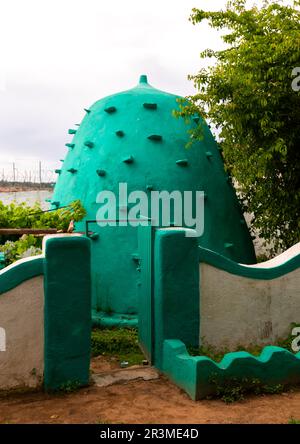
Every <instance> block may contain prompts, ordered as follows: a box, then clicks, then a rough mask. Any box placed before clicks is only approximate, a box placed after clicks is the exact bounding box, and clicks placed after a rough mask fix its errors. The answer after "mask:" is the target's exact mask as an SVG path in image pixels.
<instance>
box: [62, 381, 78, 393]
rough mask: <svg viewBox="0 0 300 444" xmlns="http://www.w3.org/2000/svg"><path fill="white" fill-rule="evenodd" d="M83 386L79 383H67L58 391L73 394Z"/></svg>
mask: <svg viewBox="0 0 300 444" xmlns="http://www.w3.org/2000/svg"><path fill="white" fill-rule="evenodd" d="M81 387H82V384H81V383H80V382H79V381H67V382H65V383H64V384H62V385H61V386H60V387H59V389H58V390H57V391H59V392H63V393H73V392H76V391H77V390H79V389H80V388H81Z"/></svg>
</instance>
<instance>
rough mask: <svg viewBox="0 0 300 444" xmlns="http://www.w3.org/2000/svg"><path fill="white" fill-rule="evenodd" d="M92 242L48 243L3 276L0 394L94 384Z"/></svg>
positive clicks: (65, 239) (57, 239)
mask: <svg viewBox="0 0 300 444" xmlns="http://www.w3.org/2000/svg"><path fill="white" fill-rule="evenodd" d="M90 285H91V284H90V241H89V239H87V238H84V237H79V236H78V235H54V236H47V237H46V238H45V239H44V246H43V254H42V255H41V256H36V257H32V258H26V259H22V260H20V261H17V262H15V263H14V264H12V265H10V266H9V267H6V268H4V269H3V270H2V271H1V272H0V390H6V389H12V388H26V387H27V388H32V387H38V386H41V385H42V384H44V386H45V388H46V389H57V388H59V387H61V386H62V385H64V384H66V383H70V382H73V383H75V382H76V383H78V384H79V385H82V384H87V383H88V381H89V359H90V330H91V291H90Z"/></svg>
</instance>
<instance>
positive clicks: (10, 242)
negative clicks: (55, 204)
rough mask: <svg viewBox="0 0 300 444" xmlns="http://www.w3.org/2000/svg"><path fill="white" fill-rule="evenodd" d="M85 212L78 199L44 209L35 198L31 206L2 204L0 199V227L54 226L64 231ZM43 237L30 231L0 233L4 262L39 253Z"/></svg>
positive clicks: (0, 247) (44, 227)
mask: <svg viewBox="0 0 300 444" xmlns="http://www.w3.org/2000/svg"><path fill="white" fill-rule="evenodd" d="M84 216H85V210H84V208H83V206H82V205H81V202H80V201H79V200H76V201H74V202H72V203H71V204H70V205H68V206H67V207H65V208H60V209H57V210H55V211H43V209H42V208H41V204H40V203H39V202H37V203H36V204H34V205H33V206H29V205H27V204H26V203H21V204H16V203H11V204H9V205H4V204H3V202H1V201H0V228H35V229H47V228H55V229H56V230H57V231H61V232H66V231H67V229H68V227H69V224H70V222H71V221H74V222H78V221H80V220H81V219H83V217H84ZM41 248H42V237H36V236H34V235H32V234H29V235H26V234H24V235H22V236H21V237H20V236H18V235H10V236H7V235H6V236H0V251H1V252H4V253H5V265H6V266H7V265H9V264H11V263H12V262H15V261H16V260H18V259H22V258H24V257H29V256H35V255H38V254H41V251H42V250H41Z"/></svg>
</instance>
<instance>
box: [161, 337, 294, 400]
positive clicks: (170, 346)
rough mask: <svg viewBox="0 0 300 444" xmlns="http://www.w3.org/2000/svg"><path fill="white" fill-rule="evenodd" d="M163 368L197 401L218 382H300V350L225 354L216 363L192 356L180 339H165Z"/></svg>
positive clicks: (270, 350) (265, 350)
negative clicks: (243, 380) (234, 380)
mask: <svg viewBox="0 0 300 444" xmlns="http://www.w3.org/2000/svg"><path fill="white" fill-rule="evenodd" d="M162 370H163V372H164V373H166V374H167V375H168V376H169V377H170V379H171V380H173V381H174V382H175V383H176V384H177V385H178V386H179V387H181V388H182V389H184V390H185V391H186V392H187V393H188V394H189V395H190V397H191V398H192V399H194V400H198V399H202V398H204V397H206V396H208V395H212V394H214V393H215V391H216V382H217V383H218V384H219V383H224V382H225V383H226V381H228V380H232V379H239V380H242V379H245V378H247V379H250V380H252V379H256V380H259V381H260V382H261V383H263V384H266V385H269V386H272V385H277V384H283V385H286V384H296V383H299V382H300V352H299V353H297V354H293V353H290V352H289V351H288V350H285V349H283V348H280V347H274V346H268V347H265V348H264V349H263V351H262V353H261V354H260V356H253V355H251V354H250V353H246V352H234V353H228V354H226V355H224V358H223V359H222V361H221V362H219V363H217V362H215V361H213V360H212V359H210V358H208V357H206V356H196V357H193V356H190V355H189V354H188V352H187V350H186V346H185V345H184V343H183V342H181V341H179V340H165V341H164V346H163V368H162ZM212 379H213V381H214V383H212Z"/></svg>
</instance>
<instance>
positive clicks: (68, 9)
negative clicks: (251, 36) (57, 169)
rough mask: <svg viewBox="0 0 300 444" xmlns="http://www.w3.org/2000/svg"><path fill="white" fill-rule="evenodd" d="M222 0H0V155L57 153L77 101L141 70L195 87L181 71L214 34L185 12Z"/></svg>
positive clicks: (119, 85)
mask: <svg viewBox="0 0 300 444" xmlns="http://www.w3.org/2000/svg"><path fill="white" fill-rule="evenodd" d="M225 3H226V1H225V0H210V1H209V2H207V1H204V0H202V1H201V0H185V1H179V0H177V1H175V0H163V1H162V0H152V1H151V2H146V1H141V0H139V1H138V0H127V1H126V2H125V1H124V0H109V1H107V2H104V1H99V0H51V1H50V0H43V1H40V0H26V1H24V0H10V1H7V0H0V33H1V34H0V73H1V74H0V79H3V80H2V82H1V85H2V90H0V157H6V156H7V157H10V158H11V157H12V156H17V157H25V156H27V155H28V156H35V157H37V158H41V159H49V160H55V159H58V160H59V159H60V158H61V157H62V156H63V155H64V153H65V151H64V143H65V142H66V141H67V139H68V137H67V134H66V133H67V129H68V128H69V127H72V125H73V124H74V123H76V122H79V121H80V120H81V118H82V116H83V113H82V109H83V107H86V106H89V105H91V104H92V103H93V102H95V101H96V100H98V99H100V98H101V97H103V96H105V95H108V94H111V93H114V92H117V91H120V90H124V89H127V88H130V87H132V86H134V85H135V84H136V83H137V81H138V76H139V75H140V74H142V73H146V74H148V76H149V81H150V83H152V84H153V85H154V86H156V87H157V88H160V89H165V90H168V91H170V92H174V93H177V94H180V95H187V94H190V93H193V91H194V90H193V85H192V83H191V82H190V81H188V80H187V75H188V74H190V73H195V72H197V71H198V69H199V67H200V59H199V53H200V51H202V50H203V49H205V48H206V47H212V46H213V47H216V46H218V45H220V38H219V36H218V34H217V33H216V32H213V31H211V30H210V29H209V28H208V26H207V25H201V26H196V27H195V26H193V25H192V24H191V23H190V22H189V21H188V17H189V15H190V12H191V9H192V8H193V7H199V8H201V7H205V9H212V8H214V9H220V8H221V7H224V5H225ZM58 163H59V161H58Z"/></svg>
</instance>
